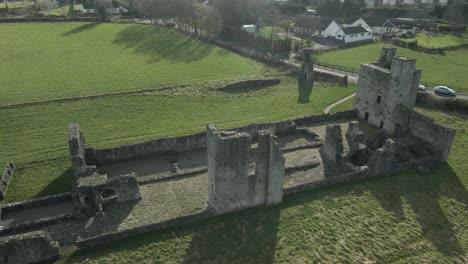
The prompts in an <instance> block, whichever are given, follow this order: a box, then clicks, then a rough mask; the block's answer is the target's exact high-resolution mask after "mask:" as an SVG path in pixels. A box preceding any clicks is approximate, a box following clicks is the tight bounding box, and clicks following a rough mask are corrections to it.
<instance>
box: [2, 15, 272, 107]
mask: <svg viewBox="0 0 468 264" xmlns="http://www.w3.org/2000/svg"><path fill="white" fill-rule="evenodd" d="M0 36H1V37H0V50H1V52H0V80H1V82H0V93H1V94H2V96H1V97H0V105H6V104H13V103H20V102H28V101H33V100H47V99H56V98H64V97H76V96H86V95H94V94H102V93H109V92H119V91H131V90H138V89H143V88H157V87H160V86H171V85H177V84H193V83H202V82H211V81H217V80H228V79H231V80H239V79H243V78H253V77H256V76H258V75H263V74H265V72H267V71H268V69H267V68H266V67H265V66H264V65H262V64H259V63H256V62H255V61H252V60H249V59H246V58H244V57H241V56H239V55H237V54H234V53H232V52H229V51H227V50H225V49H221V48H218V47H216V46H213V45H208V44H205V43H203V42H200V41H198V40H197V39H195V38H192V37H189V36H186V35H183V34H181V33H178V32H176V31H173V30H168V29H161V28H158V27H155V26H147V25H136V24H111V23H14V24H12V23H7V24H0Z"/></svg>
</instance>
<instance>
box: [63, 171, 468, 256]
mask: <svg viewBox="0 0 468 264" xmlns="http://www.w3.org/2000/svg"><path fill="white" fill-rule="evenodd" d="M369 190H370V191H371V192H372V193H373V194H374V196H375V197H376V199H377V200H378V201H379V203H380V204H381V206H382V207H383V208H384V209H386V210H387V211H389V212H392V213H393V214H394V215H395V216H396V218H397V219H399V220H402V219H404V217H405V216H404V211H403V209H402V205H401V198H402V197H404V198H406V199H407V200H408V201H409V203H410V205H411V208H412V210H413V211H414V213H415V215H416V220H417V221H418V223H419V225H420V227H421V229H422V231H423V235H424V236H425V237H426V238H427V239H428V240H429V241H430V242H431V243H432V244H433V245H434V246H435V247H436V249H437V250H438V251H439V252H440V253H442V254H444V255H446V256H455V257H463V256H464V254H465V252H464V250H463V248H462V247H461V245H460V243H459V241H458V239H457V237H456V235H455V233H454V230H453V224H452V223H451V222H450V221H449V220H448V219H447V217H446V216H445V214H444V212H443V210H442V208H441V206H440V205H439V198H440V197H441V196H446V197H449V198H453V199H455V200H457V201H459V202H461V203H463V204H465V205H467V204H468V203H467V202H468V193H467V191H466V189H465V188H464V186H463V184H462V183H461V182H460V180H459V179H458V176H457V175H456V174H455V173H454V171H453V170H452V169H451V168H450V166H448V165H443V166H440V167H438V168H436V169H435V170H434V171H433V172H432V173H430V174H428V175H421V174H418V173H416V172H409V173H405V174H401V175H393V176H388V177H383V178H374V179H369V180H363V181H358V182H354V183H349V184H340V185H337V186H333V187H329V188H324V189H321V190H313V191H309V192H302V193H298V194H294V195H290V196H287V197H285V199H284V200H283V203H282V204H281V205H279V206H274V207H269V208H250V209H246V210H243V211H240V212H236V213H231V214H226V215H221V216H216V217H213V218H210V219H207V220H203V221H200V222H197V223H192V224H188V225H185V226H182V227H173V228H169V229H166V230H161V231H155V232H150V233H147V234H144V235H139V236H136V237H131V238H127V239H124V240H122V241H116V242H112V243H110V244H107V245H103V246H100V247H98V248H94V249H92V250H84V251H81V252H79V251H78V252H74V253H73V254H72V255H71V256H68V257H66V259H63V261H65V262H64V263H69V262H73V261H80V260H84V259H87V258H90V259H93V258H96V257H99V256H106V255H109V254H112V253H115V252H132V251H136V250H144V251H145V250H150V249H155V248H157V247H158V245H155V244H159V243H164V242H168V241H172V242H173V244H174V245H173V247H177V246H178V244H179V242H180V241H179V240H177V239H178V238H182V241H183V240H184V239H185V241H187V239H191V241H190V245H189V246H188V247H187V248H184V246H181V248H182V249H181V250H184V255H183V256H182V259H181V258H180V257H179V256H174V257H175V258H177V259H178V262H180V261H182V262H183V263H205V262H209V263H230V262H237V263H240V262H242V260H244V261H247V262H249V263H272V262H274V256H275V249H276V246H277V233H278V227H279V218H280V214H281V213H282V212H283V210H286V209H288V208H290V207H297V206H299V207H300V206H306V205H307V204H309V203H312V202H314V201H318V200H322V199H330V197H341V196H346V195H348V194H349V193H353V192H356V193H359V192H362V191H369ZM285 219H288V217H287V216H286V215H285ZM284 221H286V220H284ZM284 224H288V223H284ZM174 239H176V240H175V241H173V240H174ZM368 239H370V240H372V237H368ZM172 242H171V243H172ZM149 244H152V245H149ZM313 246H314V245H310V247H313ZM322 246H323V245H322ZM161 250H162V251H163V252H164V250H167V249H161ZM369 250H371V249H369ZM176 252H177V251H176ZM135 254H137V253H135ZM157 254H158V253H157V252H156V253H155V252H151V251H145V258H148V259H151V258H152V257H154V256H156V255H157Z"/></svg>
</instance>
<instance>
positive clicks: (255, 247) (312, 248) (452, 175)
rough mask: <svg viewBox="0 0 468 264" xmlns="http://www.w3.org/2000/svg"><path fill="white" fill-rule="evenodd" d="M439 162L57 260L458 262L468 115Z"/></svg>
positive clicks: (464, 246)
mask: <svg viewBox="0 0 468 264" xmlns="http://www.w3.org/2000/svg"><path fill="white" fill-rule="evenodd" d="M421 111H422V112H423V113H425V114H428V115H430V116H432V117H434V118H435V119H436V120H437V121H439V122H441V123H443V124H444V125H447V126H450V127H452V128H455V129H457V137H456V139H455V144H454V145H453V149H452V153H451V155H450V158H449V162H448V164H442V165H440V166H438V167H437V168H435V169H434V170H432V171H431V172H429V173H418V172H415V171H409V172H405V173H403V174H399V175H392V176H387V177H383V178H375V179H369V180H363V181H357V182H353V183H350V184H342V185H337V186H333V187H330V188H324V189H320V190H314V191H309V192H304V193H299V194H296V195H292V196H288V197H286V198H285V199H284V201H283V203H282V204H281V205H279V206H274V207H269V208H253V209H249V210H244V211H241V212H238V213H232V214H228V215H223V216H219V217H216V218H212V219H209V220H206V221H202V222H199V223H194V224H190V225H186V226H182V227H177V228H171V229H168V230H165V231H159V232H153V233H148V234H145V235H141V236H137V237H134V238H129V239H127V240H123V241H119V242H114V243H111V244H108V245H105V246H101V247H97V248H93V249H91V250H87V251H81V252H75V253H73V254H72V253H69V254H68V255H66V256H64V257H62V258H61V259H60V260H59V261H58V263H242V264H243V263H273V262H275V263H460V264H461V263H466V262H467V260H468V256H467V252H468V192H467V187H468V173H467V171H468V163H467V162H466V149H467V147H468V122H467V121H468V116H460V115H456V114H448V113H443V112H437V111H432V110H424V109H422V110H421Z"/></svg>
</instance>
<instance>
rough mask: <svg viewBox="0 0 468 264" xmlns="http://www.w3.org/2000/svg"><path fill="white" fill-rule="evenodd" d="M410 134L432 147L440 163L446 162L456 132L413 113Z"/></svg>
mask: <svg viewBox="0 0 468 264" xmlns="http://www.w3.org/2000/svg"><path fill="white" fill-rule="evenodd" d="M409 127H410V132H411V134H412V135H413V136H414V137H416V138H419V139H421V140H422V141H424V142H426V143H428V144H430V145H432V146H433V147H434V148H435V150H436V151H437V152H438V154H439V158H440V161H447V158H448V155H449V154H450V150H451V148H452V143H453V140H454V139H455V133H456V131H455V130H454V129H450V128H446V127H444V126H442V125H440V124H438V123H436V122H435V121H434V120H433V119H431V118H429V117H427V116H424V115H422V114H419V113H417V112H413V114H412V115H411V120H410V125H409Z"/></svg>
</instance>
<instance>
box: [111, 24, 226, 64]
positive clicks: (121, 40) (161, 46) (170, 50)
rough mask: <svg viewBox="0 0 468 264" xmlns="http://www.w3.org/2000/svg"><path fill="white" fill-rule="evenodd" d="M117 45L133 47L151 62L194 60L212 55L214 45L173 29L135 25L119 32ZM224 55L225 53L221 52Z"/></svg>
mask: <svg viewBox="0 0 468 264" xmlns="http://www.w3.org/2000/svg"><path fill="white" fill-rule="evenodd" d="M113 43H114V44H116V45H122V46H125V47H126V48H131V49H133V50H135V52H137V53H141V54H143V55H146V56H148V57H149V58H150V62H158V61H160V60H167V61H171V62H185V63H189V62H194V61H198V60H201V59H203V58H205V57H206V56H208V55H210V54H211V53H212V51H213V50H214V47H213V46H212V45H208V44H205V43H202V42H200V41H198V40H197V39H196V38H194V37H188V36H185V35H183V34H181V33H179V32H176V31H174V30H171V29H164V28H159V27H155V26H143V25H134V26H130V27H127V28H125V29H123V30H122V31H120V32H118V33H117V38H116V39H115V40H114V41H113ZM220 55H223V54H220Z"/></svg>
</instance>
